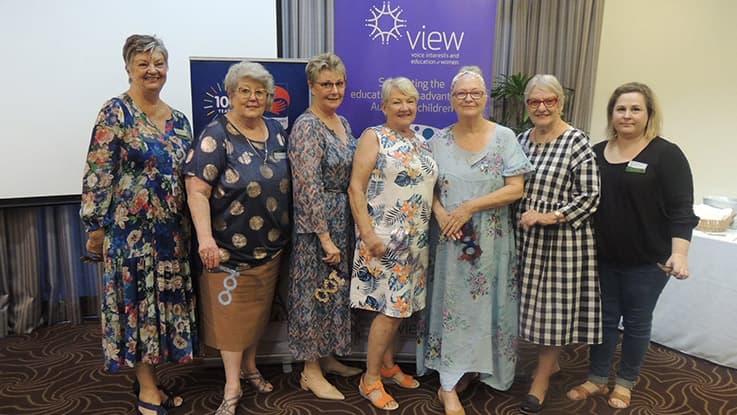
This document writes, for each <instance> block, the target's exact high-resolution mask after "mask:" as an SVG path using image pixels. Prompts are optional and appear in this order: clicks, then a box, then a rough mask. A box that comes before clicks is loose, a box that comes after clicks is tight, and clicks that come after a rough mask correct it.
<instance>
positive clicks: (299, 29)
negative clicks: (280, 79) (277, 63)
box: [280, 0, 335, 58]
mask: <svg viewBox="0 0 737 415" xmlns="http://www.w3.org/2000/svg"><path fill="white" fill-rule="evenodd" d="M280 1H281V37H282V51H283V54H284V56H282V57H283V58H309V57H311V56H313V55H317V54H319V53H324V52H332V51H333V50H334V49H335V48H334V42H333V29H334V27H335V25H334V22H335V20H334V15H333V10H334V8H333V1H334V0H280Z"/></svg>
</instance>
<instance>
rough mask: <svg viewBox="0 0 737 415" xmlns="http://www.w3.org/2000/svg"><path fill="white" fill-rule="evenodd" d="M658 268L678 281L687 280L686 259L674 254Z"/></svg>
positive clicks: (681, 255) (683, 256) (684, 256)
mask: <svg viewBox="0 0 737 415" xmlns="http://www.w3.org/2000/svg"><path fill="white" fill-rule="evenodd" d="M660 268H661V269H662V270H663V271H665V272H667V273H668V274H670V275H671V276H673V277H675V278H678V279H679V280H685V279H686V278H688V257H687V256H686V255H683V254H679V253H675V252H674V253H673V254H671V256H670V258H668V261H666V262H665V265H664V266H662V267H660Z"/></svg>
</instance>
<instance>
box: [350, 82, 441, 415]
mask: <svg viewBox="0 0 737 415" xmlns="http://www.w3.org/2000/svg"><path fill="white" fill-rule="evenodd" d="M418 97H419V94H418V92H417V89H416V88H415V87H414V85H413V84H412V81H410V80H409V79H407V78H389V79H387V80H385V81H384V83H383V85H382V88H381V98H382V110H383V112H384V114H385V115H386V123H385V124H384V125H379V126H375V127H371V128H368V129H366V131H364V133H363V134H362V135H361V138H360V141H359V144H358V149H357V150H356V155H355V157H354V158H353V174H352V177H351V184H350V188H349V195H350V203H351V211H352V212H353V218H354V220H355V222H356V225H357V227H358V235H357V238H356V239H357V241H356V251H355V259H354V261H353V275H352V277H351V306H352V307H354V308H359V309H364V310H370V311H374V312H376V317H375V318H374V320H373V322H372V323H371V328H370V331H369V338H368V350H367V357H366V374H365V375H364V377H362V378H361V381H360V385H359V391H360V392H361V395H362V396H364V397H365V398H367V399H369V400H370V401H371V403H372V404H374V405H375V406H376V407H378V408H380V409H386V410H393V409H397V408H398V407H399V404H398V403H397V402H396V401H395V400H394V398H393V397H391V396H390V395H389V394H387V393H386V391H385V390H384V387H383V384H382V382H381V378H384V379H387V380H389V381H392V382H394V383H396V384H398V385H399V386H401V387H404V388H417V387H419V386H420V384H419V382H417V381H416V380H415V379H413V378H412V377H411V376H408V375H405V374H404V373H402V371H401V370H400V369H399V366H397V365H396V364H395V363H394V350H393V346H394V338H395V335H396V333H397V329H398V328H399V325H400V323H401V322H402V320H403V319H405V318H407V317H410V316H411V315H412V314H413V313H415V312H416V311H420V310H422V309H423V308H425V281H426V277H427V264H428V254H429V252H428V231H429V225H430V216H431V205H432V197H433V187H434V186H435V180H436V179H437V174H438V170H437V165H436V164H435V161H434V160H433V159H432V157H431V156H430V153H429V149H428V148H427V147H426V145H425V143H424V140H423V139H422V137H420V136H419V135H417V134H416V133H415V131H414V130H413V129H412V122H413V121H414V119H415V116H416V114H417V100H418Z"/></svg>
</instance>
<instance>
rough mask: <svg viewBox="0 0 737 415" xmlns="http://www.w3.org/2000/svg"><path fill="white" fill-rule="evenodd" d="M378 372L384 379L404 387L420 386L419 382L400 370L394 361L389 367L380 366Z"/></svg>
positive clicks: (413, 387)
mask: <svg viewBox="0 0 737 415" xmlns="http://www.w3.org/2000/svg"><path fill="white" fill-rule="evenodd" d="M380 373H381V377H382V378H384V380H386V381H389V382H394V383H396V384H397V385H399V386H401V387H403V388H405V389H417V388H419V387H420V382H418V381H417V379H415V378H413V377H412V376H410V375H407V374H405V373H404V372H402V369H400V368H399V365H397V364H396V363H395V364H394V366H392V367H391V368H389V369H385V368H384V367H382V368H381V372H380Z"/></svg>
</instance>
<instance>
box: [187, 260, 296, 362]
mask: <svg viewBox="0 0 737 415" xmlns="http://www.w3.org/2000/svg"><path fill="white" fill-rule="evenodd" d="M282 257H283V255H281V254H279V255H277V256H276V257H275V258H274V259H272V260H271V261H269V262H267V263H265V264H263V265H261V266H258V267H256V268H252V269H249V270H245V271H240V276H235V277H231V276H230V274H229V273H227V272H208V271H207V270H205V271H204V273H203V274H202V275H201V276H200V303H201V306H202V308H201V315H200V322H201V326H200V327H201V333H202V335H203V338H204V341H205V344H206V345H208V346H210V347H213V348H215V349H218V350H225V351H229V352H240V351H243V350H245V349H247V348H248V347H250V346H251V345H252V344H254V343H257V342H258V340H259V338H260V337H261V334H263V331H264V328H265V327H266V324H267V323H268V322H269V314H270V313H271V304H272V302H273V299H274V289H275V287H276V282H277V279H278V277H279V265H280V262H281V258H282Z"/></svg>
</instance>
